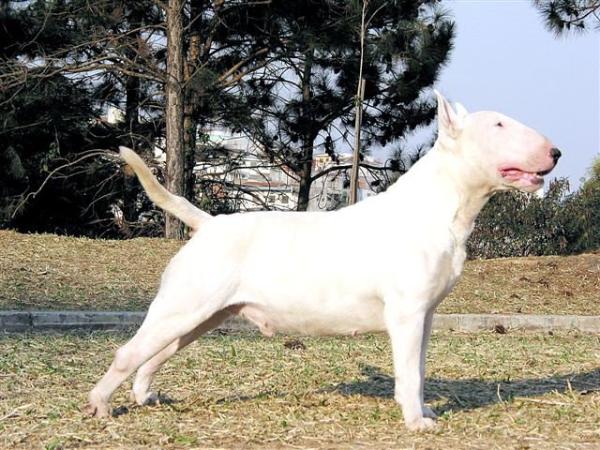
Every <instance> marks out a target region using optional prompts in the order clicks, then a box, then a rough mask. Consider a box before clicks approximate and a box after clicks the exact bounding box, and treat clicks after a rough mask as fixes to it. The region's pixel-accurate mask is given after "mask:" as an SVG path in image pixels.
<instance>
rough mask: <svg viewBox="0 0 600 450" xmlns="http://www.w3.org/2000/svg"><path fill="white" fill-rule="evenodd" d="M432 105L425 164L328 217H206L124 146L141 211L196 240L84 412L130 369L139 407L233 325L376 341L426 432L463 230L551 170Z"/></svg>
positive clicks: (416, 426)
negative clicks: (183, 359)
mask: <svg viewBox="0 0 600 450" xmlns="http://www.w3.org/2000/svg"><path fill="white" fill-rule="evenodd" d="M436 94H437V100H438V126H439V137H438V140H437V142H436V143H435V146H434V147H433V148H432V149H431V151H430V152H428V153H427V154H426V155H425V156H424V157H423V158H421V159H420V160H419V161H418V162H417V163H416V164H415V165H414V167H412V168H411V169H410V171H409V172H408V173H407V174H406V175H404V176H402V177H401V178H400V179H399V180H398V181H397V182H396V183H395V184H394V185H392V186H391V187H390V188H389V189H388V190H387V191H386V192H384V193H382V194H379V195H377V196H376V197H372V198H369V199H368V200H365V201H363V202H360V203H358V204H356V205H353V206H349V207H347V208H343V209H340V210H338V211H331V212H302V213H298V212H253V213H247V214H233V215H222V216H218V217H212V216H211V215H209V214H207V213H205V212H203V211H200V210H199V209H198V208H196V207H195V206H193V205H192V204H191V203H189V202H188V201H187V200H185V199H184V198H181V197H178V196H175V195H173V194H171V193H170V192H168V191H167V190H166V189H165V188H163V187H162V186H161V185H160V184H159V183H158V181H157V180H156V178H155V177H154V176H153V174H152V173H151V172H150V170H149V169H148V167H147V166H146V165H145V164H144V162H143V161H142V160H141V159H140V158H139V156H137V155H136V154H135V153H134V152H133V151H132V150H129V149H127V148H123V147H122V148H121V155H122V157H123V158H124V159H125V161H127V163H129V165H130V166H131V167H132V168H133V170H134V171H135V172H136V174H137V175H138V177H139V179H140V181H141V183H142V185H143V186H144V188H145V189H146V191H147V193H148V195H149V196H150V198H151V199H152V200H153V201H154V202H155V203H156V204H157V205H158V206H160V207H161V208H163V209H165V210H166V211H167V212H169V213H171V214H173V215H174V216H176V217H178V218H179V219H181V220H182V221H183V222H184V223H186V224H187V225H188V226H189V227H191V228H192V230H193V231H195V234H194V236H193V237H192V239H191V240H190V241H189V242H188V243H187V244H186V245H185V246H184V247H183V248H182V249H181V250H180V251H179V253H177V255H175V257H174V258H173V259H172V260H171V262H170V263H169V265H168V267H167V268H166V270H165V272H164V274H163V277H162V282H161V285H160V289H159V291H158V294H157V295H156V298H155V299H154V301H153V302H152V304H151V305H150V308H149V310H148V314H147V316H146V318H145V320H144V323H143V324H142V325H141V327H140V329H139V330H138V332H137V333H136V335H135V336H134V337H133V338H132V339H131V340H130V341H129V342H128V343H127V344H125V345H124V346H123V347H121V348H119V349H118V350H117V352H116V354H115V358H114V361H113V363H112V365H111V366H110V368H109V369H108V371H107V372H106V374H105V375H104V377H103V378H102V379H101V380H100V382H99V383H98V384H97V385H96V386H95V387H94V389H93V390H92V391H91V392H90V394H89V404H88V405H87V406H86V411H87V413H89V414H90V415H95V416H107V415H109V412H110V409H109V399H110V397H111V395H112V393H113V392H114V391H115V389H117V387H118V386H119V385H120V384H121V383H122V382H123V381H124V380H125V379H126V378H127V377H128V376H129V375H131V374H132V373H133V372H134V371H135V370H136V369H137V376H136V378H135V381H134V384H133V392H132V394H133V396H134V397H135V401H136V402H137V403H139V404H145V403H149V402H151V401H152V400H153V399H154V398H155V394H153V393H151V392H150V384H151V381H152V378H153V375H154V374H155V372H156V371H157V370H158V369H159V368H160V366H161V365H162V364H163V363H164V362H165V361H166V360H167V359H168V358H169V357H171V356H172V355H173V354H174V353H175V352H176V351H177V350H179V349H181V348H183V347H185V346H186V345H187V344H189V343H190V342H192V341H194V340H195V339H196V338H197V337H198V336H199V335H201V334H202V333H205V332H206V331H208V330H210V329H212V328H214V327H216V326H218V325H219V324H220V323H221V322H222V321H223V320H224V319H226V318H227V317H228V316H230V315H232V314H237V315H240V316H243V317H244V318H246V319H247V320H249V321H251V322H252V323H254V324H256V325H257V326H258V328H259V329H260V330H261V331H262V333H264V334H265V335H272V334H273V333H274V332H275V331H282V332H287V333H299V334H303V335H332V334H352V335H353V334H356V333H368V332H376V331H387V332H388V333H389V336H390V339H391V344H392V349H393V359H394V373H395V399H396V401H397V402H398V403H400V406H401V407H402V413H403V416H404V421H405V423H406V426H407V427H408V428H409V429H411V430H424V429H428V428H431V427H433V426H434V425H435V421H434V419H435V414H434V413H433V411H432V410H431V409H430V408H429V407H427V406H426V405H425V404H424V401H423V385H424V375H425V352H426V349H427V343H428V341H429V335H430V332H431V322H432V318H433V312H434V310H435V308H436V306H437V305H438V304H439V303H440V301H441V300H442V299H443V298H444V297H445V296H446V295H447V294H448V293H449V292H450V290H451V289H452V287H453V286H454V285H455V283H456V282H457V280H458V278H459V276H460V274H461V272H462V269H463V263H464V261H465V256H466V253H465V244H466V241H467V238H468V237H469V234H470V233H471V231H472V229H473V224H474V221H475V218H476V216H477V214H478V213H479V211H480V210H481V208H482V207H483V206H484V205H485V203H486V202H487V201H488V199H489V198H490V196H491V195H492V194H494V193H495V192H497V191H502V190H507V189H518V190H521V191H526V192H532V191H536V190H538V189H539V188H540V187H541V186H542V185H543V183H544V179H543V177H544V175H546V174H547V173H548V172H550V171H551V170H552V169H553V168H554V166H555V165H556V162H557V161H558V158H559V157H560V151H559V150H558V149H557V148H555V147H554V146H553V145H552V144H551V143H550V141H548V139H546V138H545V137H544V136H542V135H540V134H539V133H537V132H536V131H534V130H532V129H530V128H528V127H526V126H524V125H522V124H521V123H519V122H517V121H516V120H513V119H511V118H509V117H506V116H504V115H502V114H499V113H497V112H477V113H473V114H468V113H467V111H466V110H465V108H464V107H462V106H461V105H459V104H457V105H456V110H454V109H453V108H452V106H451V105H450V104H449V103H448V102H447V101H446V100H445V99H444V98H443V97H442V96H441V95H440V94H439V93H437V92H436ZM325 260H329V261H332V263H331V264H328V266H327V269H324V268H323V265H322V262H323V261H325Z"/></svg>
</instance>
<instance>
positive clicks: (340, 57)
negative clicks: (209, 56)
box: [246, 0, 453, 210]
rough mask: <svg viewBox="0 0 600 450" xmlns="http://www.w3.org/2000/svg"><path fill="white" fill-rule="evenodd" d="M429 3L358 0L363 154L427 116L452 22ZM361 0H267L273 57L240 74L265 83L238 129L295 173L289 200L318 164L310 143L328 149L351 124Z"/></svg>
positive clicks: (334, 149) (303, 191)
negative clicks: (266, 90) (250, 117)
mask: <svg viewBox="0 0 600 450" xmlns="http://www.w3.org/2000/svg"><path fill="white" fill-rule="evenodd" d="M436 3H437V2H435V1H384V0H372V1H370V2H369V4H368V10H367V11H366V16H367V17H368V18H369V20H368V21H367V30H366V34H365V46H364V50H365V51H364V69H363V74H364V79H365V101H364V104H363V109H364V113H363V120H362V125H363V130H362V139H361V140H362V147H363V148H364V149H365V151H364V152H363V154H364V153H365V152H368V151H369V149H370V148H372V147H373V146H375V145H383V146H385V145H388V144H395V145H397V146H399V145H400V139H401V138H402V136H404V135H405V134H406V133H408V132H409V131H411V130H414V129H415V128H416V127H418V126H421V125H425V124H427V123H429V122H430V121H431V120H433V118H434V116H435V108H434V105H433V104H432V102H430V101H429V100H428V99H427V96H426V90H427V89H428V88H429V87H430V86H431V85H432V83H433V82H434V81H435V80H436V77H437V75H438V73H439V70H440V68H441V67H442V65H443V64H444V63H445V62H446V61H447V59H448V56H449V52H450V50H451V41H452V37H453V23H452V22H451V21H450V20H449V19H448V18H447V17H445V15H444V14H443V13H442V12H440V11H439V10H438V9H437V8H436ZM361 7H362V3H361V2H356V1H350V0H347V1H342V0H340V1H326V0H323V1H316V0H305V1H297V2H292V3H290V2H284V1H274V2H273V3H272V4H271V7H270V11H271V17H272V20H271V23H270V24H269V26H270V29H269V34H270V36H271V39H273V40H274V42H272V44H271V48H272V50H271V53H270V55H269V56H270V58H272V59H273V60H274V61H275V62H274V63H273V64H272V65H271V66H270V67H269V70H268V71H267V72H257V73H255V74H254V76H253V77H251V79H250V80H249V81H248V82H247V83H246V84H247V86H249V87H250V88H252V87H254V86H259V85H261V84H262V85H268V86H269V87H270V99H269V100H270V102H269V103H268V104H266V105H265V104H262V105H259V106H258V107H257V108H256V113H255V114H254V117H255V118H256V121H255V122H254V124H253V126H254V128H252V129H250V130H249V131H248V132H249V133H250V134H251V135H253V136H255V137H256V138H257V139H258V140H259V141H260V142H261V144H262V145H263V147H264V148H265V151H266V153H267V155H268V157H269V158H270V159H271V160H272V161H273V162H276V163H280V164H282V166H284V167H286V168H288V169H289V170H290V171H291V172H292V173H293V174H294V175H295V176H296V178H297V180H298V183H299V193H298V209H299V210H305V209H306V208H307V206H308V203H309V195H310V194H309V193H310V188H311V184H312V183H313V182H314V181H315V180H316V179H317V178H319V177H320V176H323V175H324V174H325V173H322V174H321V173H317V174H314V173H313V172H312V158H313V153H314V152H315V151H316V150H322V151H325V152H327V153H328V154H330V155H331V156H332V157H333V158H334V159H336V158H337V155H338V154H339V153H340V152H343V151H345V150H346V149H347V147H348V146H347V142H348V140H349V136H351V135H352V133H353V132H352V129H353V123H354V110H355V107H356V103H355V100H356V95H355V93H356V83H357V80H358V78H359V74H358V73H359V67H360V64H359V61H360V57H361V52H360V48H361V46H360V33H359V29H360V23H361ZM342 168H343V169H347V167H340V169H342Z"/></svg>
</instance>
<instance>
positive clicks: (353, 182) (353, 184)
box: [348, 0, 368, 205]
mask: <svg viewBox="0 0 600 450" xmlns="http://www.w3.org/2000/svg"><path fill="white" fill-rule="evenodd" d="M367 3H368V0H363V5H362V16H361V22H360V66H359V69H358V86H357V89H356V109H355V116H354V151H353V153H352V170H351V172H350V199H349V202H348V203H349V204H350V205H354V204H355V203H356V202H357V201H358V169H359V167H360V129H361V127H362V113H363V101H364V99H365V79H364V78H363V62H364V56H365V31H366V28H365V16H366V11H367Z"/></svg>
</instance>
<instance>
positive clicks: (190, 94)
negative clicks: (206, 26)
mask: <svg viewBox="0 0 600 450" xmlns="http://www.w3.org/2000/svg"><path fill="white" fill-rule="evenodd" d="M200 14H202V5H201V4H200V3H199V2H191V3H190V23H189V25H188V27H189V44H188V49H187V54H186V57H185V64H184V68H183V79H184V82H185V84H186V86H190V85H193V83H190V79H191V78H192V76H194V72H195V71H196V69H197V67H198V64H199V59H200V29H199V24H200V23H201V22H200V21H199V20H197V18H198V16H199V15H200ZM197 89H198V86H194V89H189V90H187V91H186V92H184V99H185V105H184V113H183V129H184V133H185V134H184V148H185V173H184V178H185V180H184V186H185V194H186V197H187V198H190V199H193V198H194V196H195V189H194V184H195V183H194V182H195V179H194V166H195V165H196V134H197V132H198V129H197V128H198V123H197V119H196V111H197V108H198V92H197Z"/></svg>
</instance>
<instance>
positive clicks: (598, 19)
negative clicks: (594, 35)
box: [534, 0, 600, 35]
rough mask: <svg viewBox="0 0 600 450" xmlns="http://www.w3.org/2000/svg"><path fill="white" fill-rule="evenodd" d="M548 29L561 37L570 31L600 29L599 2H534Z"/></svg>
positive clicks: (542, 0)
mask: <svg viewBox="0 0 600 450" xmlns="http://www.w3.org/2000/svg"><path fill="white" fill-rule="evenodd" d="M534 5H535V6H536V7H537V9H538V10H539V11H540V13H541V15H542V17H543V19H544V22H545V23H546V27H547V28H548V29H549V30H551V31H553V32H554V33H555V34H557V35H560V34H563V33H565V32H569V31H584V30H588V29H589V28H590V27H594V28H596V29H600V1H599V0H534Z"/></svg>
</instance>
